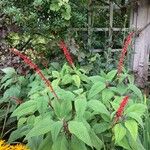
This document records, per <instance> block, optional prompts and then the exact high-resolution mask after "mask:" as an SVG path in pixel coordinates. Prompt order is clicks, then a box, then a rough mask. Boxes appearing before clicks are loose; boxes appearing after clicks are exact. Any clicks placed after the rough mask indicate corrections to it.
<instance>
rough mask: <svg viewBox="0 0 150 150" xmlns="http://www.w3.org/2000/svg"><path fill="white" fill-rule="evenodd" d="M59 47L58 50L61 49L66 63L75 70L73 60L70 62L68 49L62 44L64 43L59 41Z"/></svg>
mask: <svg viewBox="0 0 150 150" xmlns="http://www.w3.org/2000/svg"><path fill="white" fill-rule="evenodd" d="M59 47H60V49H62V51H63V53H64V55H65V57H66V59H67V61H68V63H69V64H70V66H71V67H72V68H75V66H74V63H73V60H72V58H71V54H70V53H69V51H68V48H67V45H66V44H65V42H64V41H60V43H59Z"/></svg>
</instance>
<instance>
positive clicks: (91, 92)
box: [88, 82, 106, 99]
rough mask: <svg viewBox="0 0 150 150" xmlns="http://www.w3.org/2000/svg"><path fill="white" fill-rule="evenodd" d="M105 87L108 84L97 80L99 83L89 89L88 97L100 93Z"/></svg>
mask: <svg viewBox="0 0 150 150" xmlns="http://www.w3.org/2000/svg"><path fill="white" fill-rule="evenodd" d="M105 88H106V84H105V83H103V82H97V83H95V84H94V85H93V86H92V87H91V89H90V90H89V94H88V98H89V99H91V98H92V97H94V96H95V95H97V94H98V93H100V92H101V91H102V90H104V89H105Z"/></svg>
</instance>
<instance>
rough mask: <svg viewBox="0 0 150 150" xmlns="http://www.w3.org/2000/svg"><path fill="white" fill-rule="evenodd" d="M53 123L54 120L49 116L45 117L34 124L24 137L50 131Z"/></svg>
mask: <svg viewBox="0 0 150 150" xmlns="http://www.w3.org/2000/svg"><path fill="white" fill-rule="evenodd" d="M53 123H54V122H53V121H52V120H51V119H50V117H49V116H47V117H45V118H44V119H42V120H40V121H39V122H38V123H36V124H35V125H34V127H33V128H32V129H31V131H30V132H29V133H28V134H27V136H26V139H28V138H31V137H34V136H39V135H44V134H45V133H48V132H49V131H51V129H52V125H53Z"/></svg>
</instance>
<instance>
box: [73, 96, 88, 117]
mask: <svg viewBox="0 0 150 150" xmlns="http://www.w3.org/2000/svg"><path fill="white" fill-rule="evenodd" d="M86 106H87V101H86V98H83V99H76V100H75V109H76V113H77V116H78V117H79V118H81V117H83V114H84V113H85V110H86Z"/></svg>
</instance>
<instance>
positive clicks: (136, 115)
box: [127, 112, 144, 128]
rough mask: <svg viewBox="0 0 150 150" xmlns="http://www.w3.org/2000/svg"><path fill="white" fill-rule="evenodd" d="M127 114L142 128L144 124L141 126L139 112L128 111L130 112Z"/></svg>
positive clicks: (141, 121)
mask: <svg viewBox="0 0 150 150" xmlns="http://www.w3.org/2000/svg"><path fill="white" fill-rule="evenodd" d="M127 116H128V117H130V118H132V119H135V120H136V121H137V122H138V123H139V124H140V125H141V127H142V128H144V126H143V120H142V118H141V117H140V116H139V114H137V113H134V112H130V113H128V115H127Z"/></svg>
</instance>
